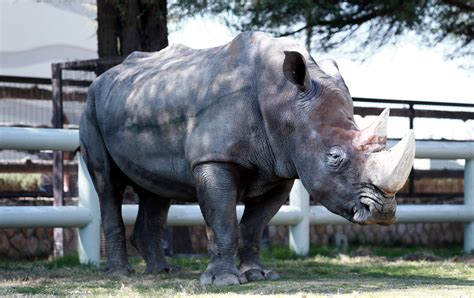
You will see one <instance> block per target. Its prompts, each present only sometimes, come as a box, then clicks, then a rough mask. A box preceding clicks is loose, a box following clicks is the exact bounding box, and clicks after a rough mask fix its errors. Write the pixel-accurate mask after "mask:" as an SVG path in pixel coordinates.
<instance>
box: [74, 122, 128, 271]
mask: <svg viewBox="0 0 474 298" xmlns="http://www.w3.org/2000/svg"><path fill="white" fill-rule="evenodd" d="M81 130H82V132H81V153H82V155H83V157H84V160H85V162H86V165H87V168H88V170H89V173H90V175H91V178H92V181H93V183H94V186H95V189H96V191H97V194H98V196H99V203H100V211H101V219H102V226H103V231H104V236H105V245H106V247H105V249H106V256H107V262H106V264H105V267H104V271H105V272H106V273H107V274H110V275H117V276H123V275H129V274H130V273H131V272H132V271H133V270H132V268H131V267H130V265H129V264H128V258H127V250H126V245H125V226H124V223H123V220H122V200H123V192H124V190H125V187H126V180H127V179H126V177H125V175H123V173H122V172H121V171H120V169H119V168H118V167H117V166H116V165H115V163H114V162H113V160H112V158H111V157H110V155H109V153H108V151H107V149H106V147H105V145H104V142H103V139H102V136H101V134H100V131H99V129H98V128H97V126H95V125H94V124H93V123H91V122H90V121H82V122H81Z"/></svg>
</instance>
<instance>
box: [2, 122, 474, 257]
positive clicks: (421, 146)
mask: <svg viewBox="0 0 474 298" xmlns="http://www.w3.org/2000/svg"><path fill="white" fill-rule="evenodd" d="M389 146H390V143H389ZM78 147H79V133H78V131H77V130H64V129H35V128H0V150H2V149H13V150H63V151H74V150H76V149H77V148H78ZM415 156H416V157H417V158H431V159H465V160H466V164H465V173H464V204H463V205H400V206H398V208H397V221H398V222H400V223H414V222H464V223H465V231H464V250H465V251H466V252H473V251H474V142H437V141H436V142H431V141H417V142H416V155H415ZM78 175H79V204H78V206H64V207H50V206H46V207H45V206H38V207H0V228H25V227H77V228H79V233H78V235H79V239H78V253H79V257H80V260H81V262H82V263H94V264H98V263H99V259H100V255H99V251H100V247H99V243H100V212H99V201H98V198H97V193H96V192H95V189H94V187H93V185H92V183H91V180H90V176H89V173H88V171H87V169H86V167H85V164H84V161H83V159H82V157H81V156H79V173H78ZM122 211H123V212H122V215H123V219H124V222H125V224H133V223H134V222H135V219H136V216H137V212H138V206H137V205H124V206H123V208H122ZM242 213H243V207H242V206H238V207H237V215H238V216H239V218H240V217H241V216H242ZM346 223H349V222H348V221H347V220H345V219H344V218H342V217H340V216H337V215H335V214H333V213H330V212H329V211H328V210H327V209H325V208H324V207H319V206H310V205H309V195H308V193H307V192H306V190H305V189H304V187H303V186H302V184H301V183H300V182H299V180H297V181H296V182H295V186H294V187H293V189H292V191H291V194H290V204H289V205H286V206H283V207H282V208H281V209H280V211H279V212H278V213H277V214H276V215H275V217H274V218H273V219H272V220H271V221H270V224H271V225H289V226H290V237H289V239H290V248H291V249H292V250H293V251H295V252H296V253H298V254H300V255H305V254H307V253H308V250H309V242H310V241H309V227H310V225H317V224H346ZM202 224H204V220H203V218H202V215H201V212H200V209H199V207H198V206H197V205H173V206H171V208H170V212H169V215H168V225H172V226H190V225H202Z"/></svg>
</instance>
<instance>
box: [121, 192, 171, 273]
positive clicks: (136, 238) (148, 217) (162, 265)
mask: <svg viewBox="0 0 474 298" xmlns="http://www.w3.org/2000/svg"><path fill="white" fill-rule="evenodd" d="M134 189H135V192H136V193H137V195H138V197H139V203H138V216H137V221H136V222H135V228H134V230H133V235H132V237H131V239H130V241H131V243H132V245H133V246H134V247H135V248H136V249H137V250H138V252H139V253H140V255H141V256H142V257H143V259H144V260H145V263H146V272H147V273H160V272H170V271H171V267H170V266H169V265H168V263H167V262H166V260H165V255H164V252H163V245H162V243H161V241H162V238H163V231H164V229H165V226H166V218H167V215H168V210H169V208H170V203H171V200H168V199H164V198H160V197H157V196H156V195H154V194H152V193H150V192H149V191H147V190H144V189H142V188H139V187H137V186H135V187H134Z"/></svg>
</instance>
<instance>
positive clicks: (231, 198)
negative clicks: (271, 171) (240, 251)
mask: <svg viewBox="0 0 474 298" xmlns="http://www.w3.org/2000/svg"><path fill="white" fill-rule="evenodd" d="M193 174H194V177H195V180H196V188H197V197H198V202H199V206H200V208H201V212H202V214H203V216H204V220H205V222H206V225H207V237H208V240H209V242H208V251H209V254H210V257H211V260H210V262H209V265H208V266H207V269H206V270H205V271H204V272H203V273H202V274H201V279H200V281H201V285H209V284H214V285H217V286H225V285H236V284H240V283H245V282H246V280H245V277H244V276H243V275H241V274H240V271H239V270H238V269H237V268H236V267H235V255H236V252H237V215H236V211H235V207H236V202H237V199H238V196H239V188H240V185H239V180H240V170H239V168H238V167H237V166H236V165H229V164H224V163H212V164H201V165H199V166H197V167H196V168H195V169H194V171H193Z"/></svg>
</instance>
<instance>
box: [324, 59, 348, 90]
mask: <svg viewBox="0 0 474 298" xmlns="http://www.w3.org/2000/svg"><path fill="white" fill-rule="evenodd" d="M317 64H318V66H319V68H321V69H322V70H323V71H324V72H325V73H326V74H327V75H330V76H331V77H333V78H335V79H337V80H338V81H339V82H341V83H342V84H344V86H345V87H346V88H347V86H346V83H345V82H344V79H343V78H342V76H341V74H340V73H339V67H338V66H337V63H336V61H334V60H332V59H324V60H320V61H318V62H317Z"/></svg>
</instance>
